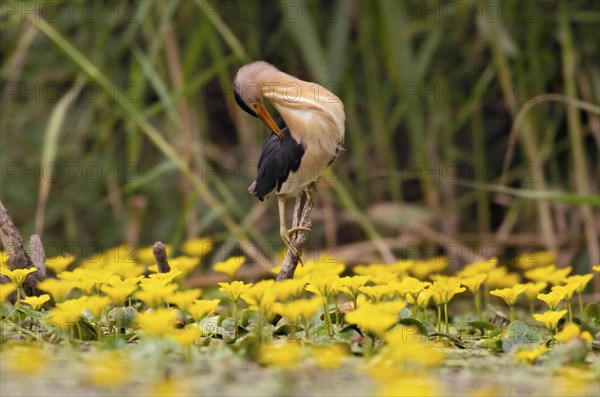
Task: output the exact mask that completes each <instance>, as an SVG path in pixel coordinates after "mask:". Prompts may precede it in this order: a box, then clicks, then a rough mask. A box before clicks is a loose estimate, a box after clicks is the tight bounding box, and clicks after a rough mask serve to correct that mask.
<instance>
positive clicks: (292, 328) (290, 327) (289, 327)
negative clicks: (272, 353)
mask: <svg viewBox="0 0 600 397" xmlns="http://www.w3.org/2000/svg"><path fill="white" fill-rule="evenodd" d="M299 331H304V328H302V327H301V326H299V325H296V324H284V325H282V326H281V327H277V328H276V329H275V331H273V335H277V336H282V335H293V334H295V333H296V332H299Z"/></svg>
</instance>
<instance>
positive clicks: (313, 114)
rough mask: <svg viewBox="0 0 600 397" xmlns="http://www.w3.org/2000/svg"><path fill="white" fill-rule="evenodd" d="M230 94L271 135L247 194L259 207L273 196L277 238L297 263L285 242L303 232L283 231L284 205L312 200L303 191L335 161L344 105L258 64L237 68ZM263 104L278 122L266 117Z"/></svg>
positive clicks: (326, 92) (341, 135) (320, 90)
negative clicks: (290, 199) (302, 197)
mask: <svg viewBox="0 0 600 397" xmlns="http://www.w3.org/2000/svg"><path fill="white" fill-rule="evenodd" d="M233 89H234V95H235V100H236V102H237V104H238V105H239V106H240V107H241V108H242V109H243V110H244V111H245V112H247V113H249V114H250V115H252V116H254V117H258V118H260V119H261V120H262V121H263V122H264V123H265V124H266V126H267V127H268V128H269V130H270V131H271V133H270V134H269V136H268V137H267V139H266V140H265V142H264V144H263V147H262V152H261V155H260V158H259V160H258V173H257V177H256V180H255V181H254V182H252V184H251V185H250V187H249V188H248V191H249V192H250V193H251V194H253V195H255V196H256V197H258V199H259V200H261V201H262V200H263V199H264V198H265V197H266V196H268V195H269V194H270V193H271V192H273V191H275V193H276V194H277V199H278V203H279V229H280V235H281V238H282V240H283V241H284V242H285V244H286V245H287V247H288V249H290V251H291V252H292V254H293V255H294V256H295V257H297V258H298V259H300V255H299V252H297V250H296V248H295V247H294V246H293V245H291V243H290V242H291V240H290V236H291V235H292V234H293V233H294V232H297V231H299V230H305V231H309V229H306V228H301V227H296V228H293V229H290V230H288V229H287V227H286V224H285V199H286V197H287V196H291V195H296V194H298V193H300V192H302V191H304V192H305V194H306V198H307V200H312V195H311V194H310V192H309V190H308V186H309V185H310V184H312V183H313V182H315V181H316V180H317V178H318V177H319V176H320V175H321V174H322V173H323V172H324V171H325V169H326V168H327V166H328V165H329V164H331V162H332V161H333V160H335V158H336V156H337V154H338V152H339V150H340V148H341V145H342V142H343V140H344V122H345V118H346V116H345V113H344V105H343V103H342V101H341V100H340V99H339V98H338V97H337V96H335V95H334V94H333V93H331V92H330V91H329V90H327V89H326V88H325V87H323V86H321V85H319V84H316V83H311V82H307V81H302V80H300V79H298V78H296V77H294V76H291V75H289V74H286V73H284V72H281V71H280V70H278V69H277V68H276V67H274V66H273V65H270V64H268V63H267V62H263V61H257V62H253V63H250V64H247V65H244V66H242V67H241V68H240V70H239V71H238V72H237V75H236V76H235V80H234V83H233ZM265 98H266V99H268V100H269V101H270V102H271V103H272V105H273V107H274V108H275V110H276V111H277V112H278V113H279V115H280V116H281V117H280V118H279V120H278V122H275V120H274V119H273V118H272V117H271V115H270V114H269V112H268V111H267V108H266V107H265V102H264V101H265Z"/></svg>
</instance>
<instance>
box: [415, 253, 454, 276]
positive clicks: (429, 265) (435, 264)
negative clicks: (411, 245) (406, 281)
mask: <svg viewBox="0 0 600 397" xmlns="http://www.w3.org/2000/svg"><path fill="white" fill-rule="evenodd" d="M447 267H448V259H447V258H445V257H443V256H440V257H437V258H433V259H428V260H425V261H418V262H415V264H414V265H413V266H412V267H411V268H410V269H409V271H410V273H412V275H413V276H415V277H416V278H418V279H421V280H422V279H424V278H425V277H427V276H429V275H430V274H434V273H439V272H441V271H443V270H445V269H446V268H447Z"/></svg>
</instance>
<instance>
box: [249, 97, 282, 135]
mask: <svg viewBox="0 0 600 397" xmlns="http://www.w3.org/2000/svg"><path fill="white" fill-rule="evenodd" d="M256 110H257V112H258V117H260V119H261V120H262V121H263V122H264V123H265V124H266V126H267V127H268V128H269V129H270V130H271V131H273V132H274V133H275V134H277V136H278V137H280V138H281V139H283V132H281V129H280V128H279V126H278V125H277V123H276V122H275V120H273V117H271V115H270V114H269V112H268V111H267V108H266V107H265V105H264V104H262V103H260V102H258V103H257V106H256Z"/></svg>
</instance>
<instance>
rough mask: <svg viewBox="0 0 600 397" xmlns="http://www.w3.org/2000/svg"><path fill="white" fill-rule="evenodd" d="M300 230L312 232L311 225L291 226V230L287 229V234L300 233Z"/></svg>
mask: <svg viewBox="0 0 600 397" xmlns="http://www.w3.org/2000/svg"><path fill="white" fill-rule="evenodd" d="M298 232H307V233H308V232H310V227H304V226H296V227H293V228H291V229H290V230H288V231H286V233H287V235H288V236H290V237H292V234H294V233H298Z"/></svg>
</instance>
